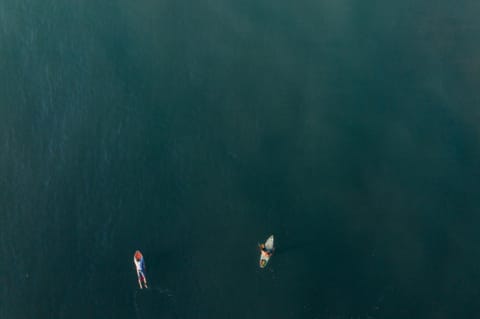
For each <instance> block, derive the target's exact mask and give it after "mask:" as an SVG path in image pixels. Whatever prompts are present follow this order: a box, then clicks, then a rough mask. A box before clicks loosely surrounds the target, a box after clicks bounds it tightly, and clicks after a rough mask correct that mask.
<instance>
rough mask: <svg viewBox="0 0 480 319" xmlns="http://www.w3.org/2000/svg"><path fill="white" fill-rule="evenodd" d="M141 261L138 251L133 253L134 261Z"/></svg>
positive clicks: (140, 254)
mask: <svg viewBox="0 0 480 319" xmlns="http://www.w3.org/2000/svg"><path fill="white" fill-rule="evenodd" d="M141 259H142V253H141V252H140V251H138V250H137V251H136V252H135V260H137V261H140V260H141Z"/></svg>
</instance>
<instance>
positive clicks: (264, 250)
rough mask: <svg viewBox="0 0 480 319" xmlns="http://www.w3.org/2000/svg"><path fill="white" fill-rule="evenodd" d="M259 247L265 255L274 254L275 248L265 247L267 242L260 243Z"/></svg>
mask: <svg viewBox="0 0 480 319" xmlns="http://www.w3.org/2000/svg"><path fill="white" fill-rule="evenodd" d="M258 247H260V251H261V253H262V255H263V256H265V257H271V256H272V255H273V249H272V250H269V249H267V248H266V247H265V244H259V245H258Z"/></svg>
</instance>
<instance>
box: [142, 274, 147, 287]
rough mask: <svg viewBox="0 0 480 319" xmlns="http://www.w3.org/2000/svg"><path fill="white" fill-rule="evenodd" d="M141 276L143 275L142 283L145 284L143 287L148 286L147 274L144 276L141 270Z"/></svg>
mask: <svg viewBox="0 0 480 319" xmlns="http://www.w3.org/2000/svg"><path fill="white" fill-rule="evenodd" d="M142 277H143V284H144V285H145V288H148V286H147V276H145V273H144V272H143V271H142Z"/></svg>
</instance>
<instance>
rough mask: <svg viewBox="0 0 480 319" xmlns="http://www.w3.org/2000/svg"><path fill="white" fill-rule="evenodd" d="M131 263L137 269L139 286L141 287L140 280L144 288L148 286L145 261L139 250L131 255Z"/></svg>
mask: <svg viewBox="0 0 480 319" xmlns="http://www.w3.org/2000/svg"><path fill="white" fill-rule="evenodd" d="M133 263H134V264H135V268H136V269H137V277H138V285H139V286H140V289H142V288H143V287H142V282H143V285H144V286H145V288H148V286H147V277H145V261H144V260H143V255H142V253H141V252H140V251H139V250H137V251H136V252H135V254H134V255H133Z"/></svg>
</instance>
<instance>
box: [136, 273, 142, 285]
mask: <svg viewBox="0 0 480 319" xmlns="http://www.w3.org/2000/svg"><path fill="white" fill-rule="evenodd" d="M137 278H138V286H139V287H140V289H142V288H143V287H142V275H141V273H140V271H137Z"/></svg>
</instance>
